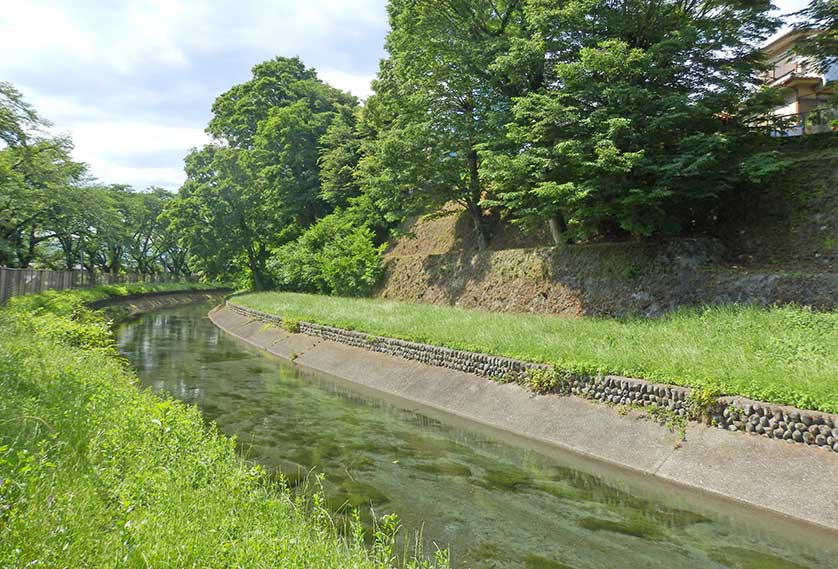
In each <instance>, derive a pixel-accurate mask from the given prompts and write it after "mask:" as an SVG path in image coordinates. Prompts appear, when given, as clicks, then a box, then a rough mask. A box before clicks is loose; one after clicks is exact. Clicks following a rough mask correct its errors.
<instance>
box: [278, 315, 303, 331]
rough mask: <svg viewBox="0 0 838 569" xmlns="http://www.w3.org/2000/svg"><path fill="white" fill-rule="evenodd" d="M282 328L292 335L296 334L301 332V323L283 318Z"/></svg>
mask: <svg viewBox="0 0 838 569" xmlns="http://www.w3.org/2000/svg"><path fill="white" fill-rule="evenodd" d="M282 327H283V328H284V329H285V330H286V331H287V332H290V333H291V334H296V333H297V332H299V331H300V321H299V320H297V319H296V318H283V319H282Z"/></svg>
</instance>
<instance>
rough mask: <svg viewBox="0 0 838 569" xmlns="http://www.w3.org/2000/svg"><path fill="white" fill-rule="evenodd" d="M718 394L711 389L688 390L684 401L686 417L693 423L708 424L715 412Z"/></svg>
mask: <svg viewBox="0 0 838 569" xmlns="http://www.w3.org/2000/svg"><path fill="white" fill-rule="evenodd" d="M718 397H719V393H718V392H717V391H716V390H715V389H712V388H708V387H697V388H693V389H692V390H690V394H689V395H688V396H687V400H686V401H685V407H686V410H687V417H688V418H690V419H692V420H693V421H701V422H704V423H707V424H710V422H711V421H712V417H713V415H714V414H715V412H716V411H717V409H716V408H717V407H718V405H719V402H718Z"/></svg>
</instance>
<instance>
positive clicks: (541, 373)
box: [518, 368, 571, 393]
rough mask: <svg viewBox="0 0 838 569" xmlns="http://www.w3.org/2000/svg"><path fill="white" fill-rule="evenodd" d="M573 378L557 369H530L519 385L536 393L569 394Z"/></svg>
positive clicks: (523, 375)
mask: <svg viewBox="0 0 838 569" xmlns="http://www.w3.org/2000/svg"><path fill="white" fill-rule="evenodd" d="M570 380H571V377H570V376H569V373H568V372H566V371H562V370H559V369H556V368H530V369H528V370H527V371H526V373H524V374H522V375H521V376H520V378H519V380H518V381H519V383H522V384H523V385H524V386H525V387H527V388H529V389H530V390H532V391H534V392H535V393H557V392H558V393H567V392H569V391H570Z"/></svg>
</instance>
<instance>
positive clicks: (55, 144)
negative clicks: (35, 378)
mask: <svg viewBox="0 0 838 569" xmlns="http://www.w3.org/2000/svg"><path fill="white" fill-rule="evenodd" d="M49 126H50V124H49V123H48V122H47V121H46V120H45V119H43V118H42V117H40V116H39V115H38V113H37V112H36V110H35V109H33V108H32V106H31V105H29V104H27V103H26V102H25V101H24V100H23V98H22V96H21V94H20V93H19V92H18V91H17V90H16V89H15V88H14V87H13V86H12V85H10V84H8V83H0V140H2V142H3V144H2V145H0V266H5V267H13V268H30V267H34V268H48V269H66V270H72V269H86V270H88V271H101V272H104V273H111V274H116V273H123V272H135V273H140V274H144V275H150V274H155V273H161V272H168V273H171V274H173V275H184V274H187V273H188V272H189V265H188V259H187V253H186V250H185V249H184V248H183V247H182V246H181V245H180V244H179V243H178V239H177V238H176V237H175V236H174V235H173V234H172V233H171V232H170V231H168V230H167V223H168V222H167V221H166V220H165V217H164V216H162V215H161V214H162V213H163V210H164V208H165V205H166V203H167V202H169V201H171V200H172V199H173V198H174V195H173V194H172V193H170V192H166V191H164V190H162V189H160V188H149V190H148V191H146V192H137V191H134V190H133V189H131V188H130V187H128V186H124V185H111V186H104V185H101V184H98V183H97V182H96V181H95V180H94V179H92V178H91V177H90V176H89V174H88V172H87V166H86V165H85V164H83V163H81V162H76V161H74V160H73V159H72V158H71V156H70V152H71V151H72V148H73V145H72V141H71V140H70V138H69V137H66V136H52V135H50V134H49V133H48V127H49Z"/></svg>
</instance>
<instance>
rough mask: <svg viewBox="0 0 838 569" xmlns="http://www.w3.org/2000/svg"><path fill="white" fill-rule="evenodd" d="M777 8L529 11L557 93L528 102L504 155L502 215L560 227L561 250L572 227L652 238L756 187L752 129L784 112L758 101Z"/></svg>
mask: <svg viewBox="0 0 838 569" xmlns="http://www.w3.org/2000/svg"><path fill="white" fill-rule="evenodd" d="M770 9H771V4H770V2H767V1H764V2H763V1H757V2H739V1H736V0H734V1H721V2H717V1H715V0H714V1H707V2H704V1H699V2H689V3H685V2H680V1H664V2H658V1H651V0H620V1H618V2H604V1H588V0H568V1H567V2H563V3H553V2H547V1H546V0H533V1H532V2H529V3H528V4H527V19H528V22H530V23H531V26H532V28H533V29H534V30H535V31H534V33H533V38H534V39H531V40H530V41H529V43H528V44H527V48H526V49H528V50H529V51H528V53H531V52H532V51H533V49H534V48H533V46H536V47H538V46H540V48H541V49H542V50H543V57H544V66H543V69H544V78H543V79H544V87H543V88H541V89H538V90H535V91H532V92H530V93H529V94H527V95H526V96H525V97H522V98H519V99H518V100H517V101H516V103H515V107H514V109H513V112H514V118H515V120H514V121H513V123H512V124H511V125H510V126H509V137H510V139H511V140H512V141H514V143H515V151H514V152H512V153H508V154H505V155H498V156H495V157H494V162H493V168H492V170H493V176H492V178H493V182H494V188H495V190H496V195H497V198H496V199H495V200H494V201H491V202H490V203H492V204H494V205H499V206H502V207H505V208H507V209H508V210H509V212H510V217H511V218H512V219H513V220H514V221H516V222H518V223H521V224H524V225H529V226H532V225H535V224H538V223H543V222H544V221H550V222H551V228H552V229H553V233H554V237H555V238H556V241H557V242H560V241H562V240H564V239H565V236H564V235H562V233H563V232H564V231H565V229H566V228H568V227H570V228H571V229H573V230H574V232H575V233H576V234H579V235H583V236H584V235H596V234H599V235H621V234H623V235H624V234H629V235H633V236H648V235H652V234H655V233H660V232H663V233H675V232H677V231H679V230H681V229H683V228H684V227H685V226H686V225H688V224H690V223H692V222H693V220H695V219H697V218H700V217H701V216H702V215H704V214H705V213H706V211H707V208H709V207H712V206H714V205H715V204H716V203H717V201H718V198H719V197H720V196H721V195H723V194H724V193H726V192H728V191H730V190H732V189H733V188H734V187H735V185H736V183H737V181H738V180H740V179H741V178H742V175H743V174H742V164H743V161H744V159H745V158H747V152H748V149H749V148H750V146H749V145H748V141H749V140H750V139H751V137H752V136H753V134H752V128H751V127H752V126H753V125H754V124H758V123H759V122H760V121H761V120H767V118H766V117H767V116H768V115H767V112H768V110H769V109H770V106H771V104H772V103H773V102H774V101H773V98H772V97H771V96H769V94H766V93H759V92H757V94H756V95H754V92H755V88H756V85H757V83H758V73H759V71H760V69H761V65H760V59H759V52H758V50H757V45H758V44H759V43H760V41H762V39H763V38H764V37H765V36H766V35H768V34H769V33H770V32H772V31H773V30H774V29H776V26H777V22H776V21H775V20H774V19H773V18H772V17H771V16H770V15H769V10H770ZM526 49H525V51H526ZM536 67H537V66H536ZM725 113H729V115H725Z"/></svg>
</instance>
